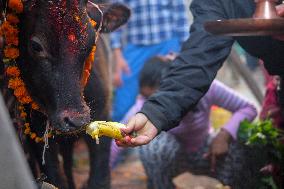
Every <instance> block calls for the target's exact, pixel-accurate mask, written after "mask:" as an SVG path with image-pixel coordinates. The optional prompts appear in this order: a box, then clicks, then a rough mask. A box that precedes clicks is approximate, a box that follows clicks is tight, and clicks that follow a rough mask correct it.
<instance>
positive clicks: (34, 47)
mask: <svg viewBox="0 0 284 189" xmlns="http://www.w3.org/2000/svg"><path fill="white" fill-rule="evenodd" d="M30 50H31V51H32V52H33V53H35V54H37V55H40V54H42V53H43V52H44V48H43V46H42V44H41V41H40V39H39V38H37V37H32V38H31V40H30Z"/></svg>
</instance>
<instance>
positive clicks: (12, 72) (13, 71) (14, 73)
mask: <svg viewBox="0 0 284 189" xmlns="http://www.w3.org/2000/svg"><path fill="white" fill-rule="evenodd" d="M6 74H7V76H9V77H19V76H20V70H19V68H18V67H17V66H9V67H8V68H7V69H6Z"/></svg>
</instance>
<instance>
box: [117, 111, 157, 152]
mask: <svg viewBox="0 0 284 189" xmlns="http://www.w3.org/2000/svg"><path fill="white" fill-rule="evenodd" d="M121 130H122V131H123V132H124V133H125V134H126V135H128V136H126V137H125V138H124V140H123V141H116V144H117V145H118V146H121V147H135V146H141V145H144V144H148V143H149V142H150V141H151V140H152V139H154V137H155V136H156V135H157V134H158V129H157V128H156V127H155V126H154V125H153V123H151V121H150V120H149V119H148V118H147V117H146V116H145V115H144V114H142V113H138V114H136V115H135V116H133V117H132V118H131V119H130V120H129V122H128V123H127V125H126V127H125V128H122V129H121ZM133 132H136V134H137V136H136V137H133V138H131V137H129V136H130V135H131V134H132V133H133Z"/></svg>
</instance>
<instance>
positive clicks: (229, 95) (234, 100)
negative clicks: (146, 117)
mask: <svg viewBox="0 0 284 189" xmlns="http://www.w3.org/2000/svg"><path fill="white" fill-rule="evenodd" d="M144 102H145V99H144V98H143V97H142V96H138V98H137V100H136V103H135V105H134V106H132V108H131V109H130V110H129V111H128V113H127V114H126V115H125V117H124V119H123V120H122V121H121V122H122V123H127V121H128V119H129V118H130V117H131V116H133V115H134V114H136V113H137V112H139V111H140V109H141V108H142V106H143V104H144ZM213 105H216V106H219V107H222V108H224V109H226V110H228V111H230V112H232V117H231V119H230V120H229V121H228V122H227V123H226V124H225V125H224V126H223V129H226V130H227V131H228V132H229V133H230V134H231V136H232V137H233V138H234V139H236V137H237V136H236V135H237V131H238V128H239V124H240V122H241V121H243V120H245V119H247V120H248V121H253V120H254V118H255V117H256V115H257V111H256V108H255V107H254V106H253V105H252V104H251V103H249V102H248V101H247V100H245V99H244V98H243V97H241V96H239V95H238V94H236V93H235V92H234V91H233V90H232V89H230V88H228V87H226V86H225V85H224V84H222V83H221V82H219V81H217V80H214V81H213V83H212V85H211V87H210V89H209V90H208V92H207V93H206V94H205V96H204V97H203V98H201V100H200V101H199V102H198V104H197V105H196V107H195V109H194V110H192V111H190V112H188V113H187V114H186V116H184V118H183V119H182V121H181V122H180V124H179V125H178V126H177V127H175V128H173V129H171V130H170V131H169V132H170V133H172V134H173V135H175V136H176V137H177V138H178V139H179V141H180V142H181V143H182V144H183V145H184V146H185V148H186V150H187V151H188V152H193V151H196V150H198V149H199V148H200V147H201V146H202V145H203V144H204V141H206V137H207V136H208V134H209V130H210V122H209V116H210V110H211V106H213ZM169 108H170V107H169Z"/></svg>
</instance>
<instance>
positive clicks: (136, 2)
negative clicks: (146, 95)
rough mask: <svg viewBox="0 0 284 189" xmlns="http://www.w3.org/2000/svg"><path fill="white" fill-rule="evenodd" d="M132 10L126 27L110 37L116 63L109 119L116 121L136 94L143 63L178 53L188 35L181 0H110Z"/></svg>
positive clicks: (131, 102) (126, 109)
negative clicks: (150, 59) (158, 55)
mask: <svg viewBox="0 0 284 189" xmlns="http://www.w3.org/2000/svg"><path fill="white" fill-rule="evenodd" d="M111 2H112V3H114V2H119V3H123V4H125V5H127V6H128V7H129V8H130V9H131V17H130V20H129V22H128V23H127V24H126V26H125V27H123V28H121V29H120V30H117V31H115V32H113V33H111V34H110V45H111V48H112V51H113V60H114V62H115V69H114V76H113V84H114V86H115V87H116V89H115V91H114V101H113V113H112V119H113V120H114V121H119V120H121V119H122V118H123V116H124V114H125V113H126V112H127V111H128V109H129V108H130V107H131V106H132V105H133V104H134V102H135V99H136V96H137V95H138V92H139V91H138V88H139V87H138V76H139V73H140V70H141V68H142V67H143V65H144V62H145V60H147V59H148V58H150V57H152V56H154V55H157V54H160V55H164V54H167V53H169V52H178V51H179V50H180V46H181V43H182V42H184V41H185V40H186V39H187V38H188V36H189V32H188V31H189V20H188V15H187V11H186V7H185V4H184V0H163V1H161V0H151V1H145V0H111Z"/></svg>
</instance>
